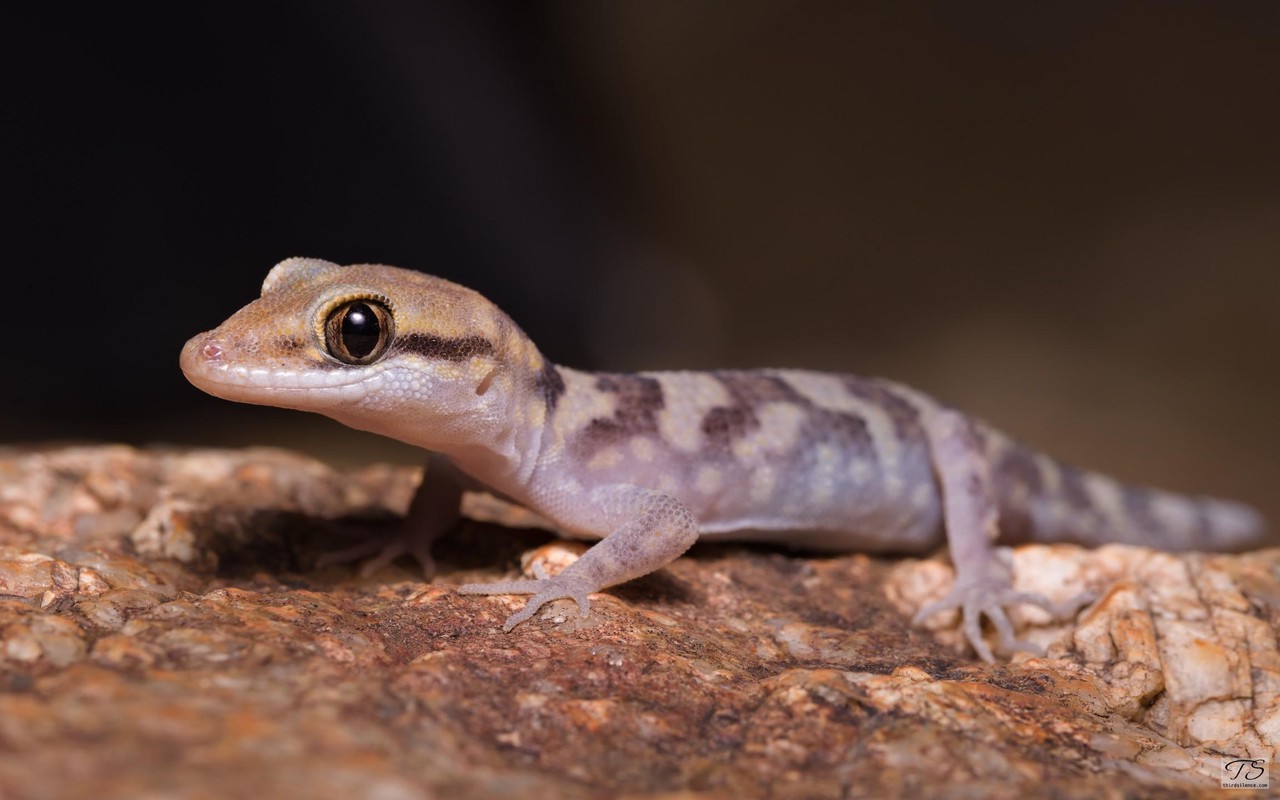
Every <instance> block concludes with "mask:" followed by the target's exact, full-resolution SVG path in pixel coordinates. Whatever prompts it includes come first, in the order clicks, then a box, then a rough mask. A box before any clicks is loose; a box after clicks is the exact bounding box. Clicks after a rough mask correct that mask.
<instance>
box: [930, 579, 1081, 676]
mask: <svg viewBox="0 0 1280 800" xmlns="http://www.w3.org/2000/svg"><path fill="white" fill-rule="evenodd" d="M1092 599H1093V598H1092V595H1090V594H1079V595H1077V596H1075V597H1073V598H1072V599H1070V600H1068V601H1066V602H1065V603H1055V602H1053V601H1052V600H1050V599H1049V598H1047V597H1045V596H1044V595H1042V594H1038V593H1036V592H1016V591H1014V590H1013V589H1012V588H1011V587H1010V586H1009V585H1008V584H1007V583H1004V582H1003V581H998V580H987V581H977V582H973V583H966V584H959V585H957V586H955V587H953V588H952V589H951V591H950V592H948V593H947V594H946V596H945V597H943V598H942V599H941V600H937V601H935V602H933V603H929V604H928V605H926V606H924V607H923V608H921V609H920V610H919V611H917V612H916V614H915V616H914V617H912V618H911V624H913V625H920V624H921V623H923V622H924V621H925V620H926V619H928V618H929V617H932V616H933V615H934V614H937V613H940V612H942V611H951V610H952V609H956V610H959V611H960V619H961V627H962V629H963V631H964V636H965V638H966V639H968V640H969V644H970V645H972V646H973V649H974V651H976V652H977V654H978V657H979V658H981V659H982V660H983V661H986V662H989V663H990V662H994V661H995V656H994V655H993V654H992V651H991V648H990V647H989V646H988V645H987V642H986V639H985V638H983V636H982V618H983V617H984V616H985V617H986V618H987V619H989V620H991V625H992V626H993V627H994V628H995V630H996V635H997V636H998V637H999V641H998V643H997V650H998V651H999V652H1000V653H1001V654H1002V655H1010V654H1012V653H1013V652H1014V651H1016V650H1023V651H1026V652H1029V653H1033V654H1035V655H1043V652H1044V651H1043V648H1041V647H1040V646H1039V645H1037V644H1034V643H1032V642H1028V641H1026V640H1024V639H1019V638H1017V636H1016V635H1015V634H1014V631H1013V623H1012V622H1010V621H1009V616H1008V614H1007V613H1006V612H1005V609H1006V608H1008V607H1009V606H1013V605H1017V604H1020V603H1026V604H1028V605H1033V606H1038V607H1039V608H1043V609H1044V610H1046V611H1048V612H1049V613H1050V614H1051V615H1052V616H1053V617H1054V619H1067V618H1069V617H1071V616H1074V615H1075V613H1076V612H1077V611H1079V610H1080V608H1082V607H1083V606H1085V605H1086V604H1088V603H1089V602H1090V601H1091V600H1092Z"/></svg>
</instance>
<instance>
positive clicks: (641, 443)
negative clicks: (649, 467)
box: [631, 436, 658, 464]
mask: <svg viewBox="0 0 1280 800" xmlns="http://www.w3.org/2000/svg"><path fill="white" fill-rule="evenodd" d="M631 455H632V456H634V457H635V458H636V460H637V461H641V462H644V463H646V464H648V463H649V462H651V461H653V460H654V459H655V458H657V457H658V446H657V445H655V444H654V443H653V440H652V439H650V438H649V437H647V436H637V437H636V438H634V439H632V440H631Z"/></svg>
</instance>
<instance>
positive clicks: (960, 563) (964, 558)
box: [913, 410, 1088, 661]
mask: <svg viewBox="0 0 1280 800" xmlns="http://www.w3.org/2000/svg"><path fill="white" fill-rule="evenodd" d="M925 434H926V435H927V437H928V439H929V449H930V453H931V456H932V460H933V466H934V471H935V472H936V473H937V476H938V482H939V484H940V486H941V489H942V507H943V520H944V524H945V526H946V530H947V544H948V548H949V550H950V552H951V563H952V564H953V565H954V566H955V570H956V577H955V583H954V585H953V586H952V588H951V591H950V592H948V593H947V595H946V596H945V597H943V598H942V599H941V600H939V601H937V602H935V603H930V604H929V605H926V606H925V607H923V608H921V609H920V610H919V611H918V612H917V613H916V615H915V618H914V619H913V622H914V623H915V624H920V623H921V622H923V621H924V620H925V619H927V618H928V617H931V616H933V615H934V614H936V613H938V612H940V611H949V610H951V609H959V610H960V615H961V624H962V626H963V630H964V634H965V638H967V639H968V640H969V643H970V644H971V645H973V649H974V650H975V651H977V653H978V656H979V657H981V658H982V659H983V660H984V661H994V660H995V658H994V656H993V655H992V652H991V648H990V647H988V646H987V643H986V640H985V639H984V638H983V636H982V617H984V616H985V617H987V619H989V620H991V624H992V625H994V626H995V629H996V633H997V635H998V636H999V648H1000V650H1001V651H1002V652H1005V653H1011V652H1012V651H1014V650H1029V651H1032V652H1036V651H1038V650H1039V648H1038V647H1037V646H1036V645H1034V644H1031V643H1029V642H1024V641H1020V640H1018V639H1017V637H1016V636H1015V635H1014V631H1013V623H1011V622H1010V621H1009V617H1008V615H1007V614H1006V613H1005V608H1006V607H1007V606H1011V605H1015V604H1018V603H1028V604H1031V605H1035V606H1039V607H1041V608H1044V609H1046V610H1048V611H1049V612H1050V613H1051V614H1053V615H1054V616H1055V617H1065V616H1069V615H1070V614H1073V613H1075V611H1076V610H1078V609H1079V607H1080V606H1081V605H1083V604H1084V602H1086V601H1087V599H1088V598H1087V597H1085V596H1081V597H1078V598H1075V599H1073V600H1071V601H1068V602H1067V603H1062V604H1055V603H1053V602H1052V601H1050V600H1049V599H1048V598H1046V597H1044V596H1043V595H1039V594H1034V593H1030V592H1017V591H1014V589H1013V567H1012V563H1011V559H1010V554H1009V551H1008V548H1003V547H996V539H997V537H998V536H999V533H1000V530H999V511H998V509H997V505H996V499H995V497H996V496H995V492H994V489H993V487H992V483H991V470H990V466H989V464H988V463H987V458H986V456H985V455H984V453H983V449H982V447H981V444H980V442H979V439H978V434H977V431H976V430H975V429H974V424H973V422H972V421H971V420H970V419H969V418H967V417H965V416H964V415H963V414H960V413H959V412H956V411H950V410H942V411H936V412H934V413H933V414H931V415H930V416H929V417H928V418H927V419H926V420H925Z"/></svg>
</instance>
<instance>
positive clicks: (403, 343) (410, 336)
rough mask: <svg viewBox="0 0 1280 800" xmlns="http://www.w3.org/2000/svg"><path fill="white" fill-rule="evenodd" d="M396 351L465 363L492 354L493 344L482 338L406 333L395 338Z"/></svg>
mask: <svg viewBox="0 0 1280 800" xmlns="http://www.w3.org/2000/svg"><path fill="white" fill-rule="evenodd" d="M395 346H396V349H397V350H401V351H403V352H406V353H416V354H417V355H420V356H422V357H423V358H432V359H440V360H442V361H466V360H467V359H469V358H472V357H474V356H491V355H493V354H494V347H493V342H491V341H489V340H488V339H486V338H484V337H483V336H459V337H456V338H447V337H444V336H435V335H433V334H430V333H416V332H415V333H406V334H402V335H401V336H398V337H396V344H395Z"/></svg>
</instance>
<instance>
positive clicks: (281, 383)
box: [182, 368, 379, 394]
mask: <svg viewBox="0 0 1280 800" xmlns="http://www.w3.org/2000/svg"><path fill="white" fill-rule="evenodd" d="M182 373H183V374H184V375H185V376H186V377H187V380H189V381H191V382H192V383H194V384H196V385H197V386H201V387H204V386H216V387H219V388H225V389H237V390H243V391H246V392H270V393H273V394H290V393H296V392H323V391H325V390H332V389H346V388H350V387H352V386H357V385H360V384H363V383H368V382H369V381H371V380H374V379H376V378H378V377H379V373H378V372H374V373H372V374H369V373H364V374H361V375H359V376H356V377H352V378H348V379H347V380H343V381H335V382H332V383H330V382H323V383H321V382H316V383H311V382H307V383H305V384H301V383H298V381H299V380H300V375H299V373H297V372H270V371H263V372H245V373H243V374H241V373H237V372H232V371H231V370H230V369H229V368H224V369H220V370H218V371H216V372H211V371H207V370H200V369H197V370H185V369H184V370H183V371H182ZM339 374H340V373H339ZM301 380H305V379H301ZM290 381H292V382H293V385H289V382H290Z"/></svg>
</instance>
